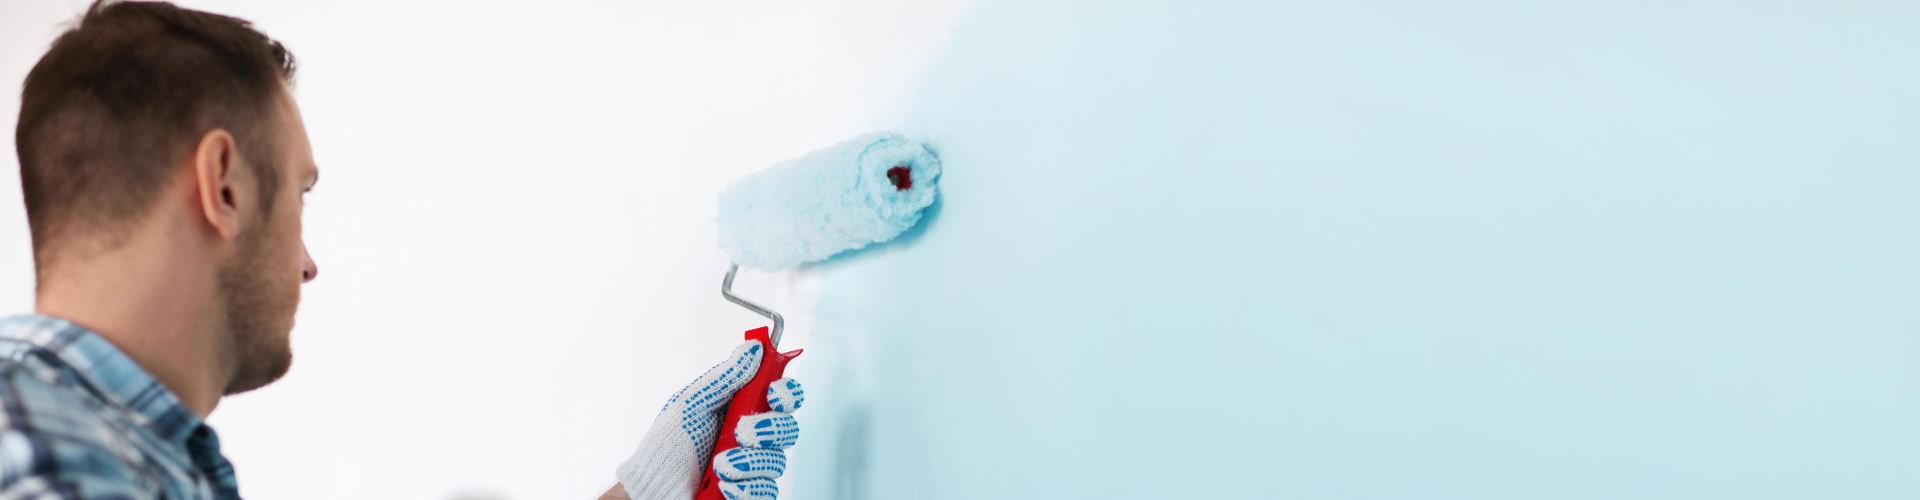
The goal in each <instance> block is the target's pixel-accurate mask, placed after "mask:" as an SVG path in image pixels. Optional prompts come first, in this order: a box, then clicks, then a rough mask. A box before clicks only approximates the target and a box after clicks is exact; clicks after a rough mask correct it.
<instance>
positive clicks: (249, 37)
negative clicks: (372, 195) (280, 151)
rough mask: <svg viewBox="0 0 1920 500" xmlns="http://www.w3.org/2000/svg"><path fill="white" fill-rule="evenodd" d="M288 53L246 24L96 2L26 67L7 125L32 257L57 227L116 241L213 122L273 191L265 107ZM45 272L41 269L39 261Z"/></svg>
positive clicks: (278, 87)
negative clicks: (13, 124)
mask: <svg viewBox="0 0 1920 500" xmlns="http://www.w3.org/2000/svg"><path fill="white" fill-rule="evenodd" d="M293 73H294V62H293V54H292V53H290V52H288V51H287V50H286V48H285V47H283V46H281V45H280V43H279V42H276V41H274V40H273V39H271V38H268V37H267V36H266V35H264V34H261V33H260V32H259V31H255V30H254V29H253V27H252V24H251V23H248V22H247V21H245V20H242V19H237V18H233V17H228V16H223V15H219V14H211V13H206V12H200V11H195V10H188V9H182V8H180V7H176V6H174V5H173V4H169V3H165V2H113V1H107V0H101V1H97V2H95V3H94V4H93V6H91V7H89V8H88V9H87V12H86V14H85V15H83V16H81V18H80V20H79V22H78V23H77V24H76V25H75V26H74V27H73V28H72V29H69V30H67V32H66V33H63V34H61V35H60V37H59V38H58V39H55V40H54V42H53V46H52V47H51V48H49V49H48V50H47V54H46V55H45V56H42V57H41V58H40V62H39V63H37V64H35V65H34V66H33V70H32V72H30V73H28V74H27V80H26V84H25V89H24V90H23V91H22V92H21V98H20V122H19V125H18V128H16V129H15V130H14V144H15V148H16V149H17V150H16V153H18V154H19V156H20V184H21V192H22V194H23V195H24V197H25V198H26V203H27V221H28V224H29V226H30V227H32V233H33V242H34V249H35V251H34V256H35V259H34V260H35V261H36V262H38V263H40V264H41V266H42V267H43V268H44V266H45V264H46V261H45V257H47V256H45V255H42V253H43V252H44V251H46V249H47V248H48V247H49V245H48V243H49V242H51V241H52V240H53V238H55V237H56V236H57V235H58V234H62V233H66V232H69V231H73V230H86V231H90V232H91V231H101V232H104V234H105V235H106V236H107V237H108V238H109V239H108V242H107V245H109V246H117V245H118V244H119V243H118V242H119V241H121V240H122V239H123V237H124V236H125V235H126V234H128V233H130V231H131V229H132V223H133V222H135V220H136V219H138V218H139V217H140V216H141V215H144V214H145V213H146V212H147V211H148V210H149V209H150V208H151V207H153V206H154V204H155V203H157V202H158V201H159V200H158V197H159V194H160V191H161V189H162V187H164V185H165V184H166V182H167V181H168V175H169V174H170V172H169V170H170V169H169V167H172V166H174V165H178V163H177V162H179V161H180V160H181V159H183V158H185V157H186V156H187V155H189V154H191V153H192V148H193V147H194V146H195V145H196V144H198V143H199V140H200V138H201V137H203V136H204V135H205V134H206V133H207V132H209V131H211V130H213V129H216V128H218V129H224V130H227V131H228V132H230V133H232V134H233V136H234V140H235V142H236V143H237V147H238V148H239V150H240V152H241V154H243V155H244V157H245V159H246V160H247V161H248V162H249V163H251V164H253V165H254V167H255V169H256V172H255V175H256V177H258V178H259V179H260V182H261V186H262V188H261V192H260V198H261V200H260V202H261V203H262V207H263V210H264V209H265V207H267V206H271V204H272V201H273V197H274V193H276V192H278V190H277V189H275V188H277V187H278V186H279V179H280V174H279V170H277V169H276V168H275V166H274V161H275V155H276V147H275V146H276V145H275V144H274V143H273V133H272V121H271V117H272V116H273V110H274V109H275V106H277V102H276V100H277V99H280V98H282V96H281V94H282V93H284V89H285V88H286V85H290V84H291V83H292V80H293ZM42 271H43V272H44V271H45V269H42Z"/></svg>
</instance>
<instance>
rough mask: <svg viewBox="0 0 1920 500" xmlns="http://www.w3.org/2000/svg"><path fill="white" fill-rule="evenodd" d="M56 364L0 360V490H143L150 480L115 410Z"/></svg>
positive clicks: (151, 486) (61, 494) (112, 493)
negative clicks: (60, 369) (69, 377)
mask: <svg viewBox="0 0 1920 500" xmlns="http://www.w3.org/2000/svg"><path fill="white" fill-rule="evenodd" d="M65 377H66V375H65V374H62V373H60V372H59V370H57V369H52V368H51V367H47V366H44V365H37V364H36V363H32V362H25V363H22V362H14V361H11V360H5V361H0V497H4V498H19V497H32V498H41V497H42V496H46V497H51V498H111V497H116V496H127V497H129V498H140V497H149V496H152V495H153V494H154V492H156V491H157V487H158V483H156V482H155V481H154V480H153V478H152V477H151V475H150V474H148V473H146V472H145V471H144V470H145V467H143V466H142V465H143V464H144V463H145V462H146V458H145V457H144V456H143V455H142V453H141V452H140V450H139V448H137V447H135V446H133V445H132V443H131V442H130V440H129V439H128V436H127V433H126V432H125V430H124V429H127V427H126V426H125V423H122V422H117V421H115V418H116V416H117V414H116V413H115V410H114V409H112V408H109V407H107V404H106V403H105V402H104V401H102V400H100V399H99V397H97V396H95V395H94V394H92V393H91V392H89V391H88V390H87V389H86V388H84V387H83V386H81V385H79V384H76V383H73V382H74V381H72V380H70V379H66V378H65Z"/></svg>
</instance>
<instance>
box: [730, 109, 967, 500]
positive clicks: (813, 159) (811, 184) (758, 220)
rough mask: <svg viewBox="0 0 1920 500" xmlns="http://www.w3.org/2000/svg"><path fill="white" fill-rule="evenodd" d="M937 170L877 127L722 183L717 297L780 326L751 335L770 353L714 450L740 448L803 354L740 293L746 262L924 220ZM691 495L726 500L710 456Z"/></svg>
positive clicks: (843, 246) (775, 261) (927, 157)
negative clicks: (740, 427)
mask: <svg viewBox="0 0 1920 500" xmlns="http://www.w3.org/2000/svg"><path fill="white" fill-rule="evenodd" d="M939 177H940V159H939V158H937V157H935V156H934V155H933V153H932V152H931V151H928V150H927V148H926V147H924V146H921V145H920V144H919V143H916V142H914V141H911V140H908V139H907V138H905V137H902V136H900V135H899V134H889V133H877V134H868V135H863V136H860V137H855V138H853V139H850V140H847V141H846V142H842V143H839V144H835V145H833V146H831V147H828V148H826V149H822V150H819V151H814V152H812V153H808V154H806V155H803V156H800V157H798V158H794V159H791V160H787V161H784V162H780V163H778V164H775V165H773V166H772V167H768V168H767V169H766V170H762V171H760V172H757V173H755V174H753V175H751V176H748V177H746V178H744V179H741V180H740V181H739V182H736V183H734V184H733V185H732V186H728V187H727V188H726V189H725V190H724V191H721V193H720V211H719V216H718V218H716V219H715V223H716V224H717V225H718V226H719V230H720V246H721V248H722V249H723V250H725V251H726V253H727V256H728V258H729V259H730V260H731V261H732V264H731V265H729V266H728V267H727V276H726V278H724V279H722V280H721V282H720V295H721V296H722V297H725V298H726V299H727V300H728V301H730V302H733V303H735V304H739V305H740V306H741V307H745V308H747V309H748V310H750V311H753V312H755V313H757V314H759V315H761V316H765V317H766V318H767V319H768V320H771V321H773V326H772V328H771V329H769V328H768V327H760V328H755V329H752V330H748V331H747V333H746V339H747V340H748V341H753V342H759V343H760V347H761V349H762V351H763V352H766V353H768V355H767V356H763V357H761V361H760V370H759V371H758V372H755V373H754V376H753V379H752V380H749V381H748V382H747V385H746V386H744V387H741V388H740V390H739V391H738V392H735V393H734V394H733V401H732V402H731V403H730V404H728V405H727V413H726V415H725V416H723V417H721V420H720V422H721V426H720V434H719V436H718V438H717V439H715V441H714V444H713V452H714V453H719V452H722V451H726V450H727V449H729V448H733V447H735V446H739V443H738V442H737V440H736V439H735V438H734V435H733V433H734V427H735V426H736V425H737V424H738V420H739V418H740V417H742V416H746V415H752V414H756V413H761V412H766V411H770V410H771V408H770V407H769V406H768V405H767V386H768V385H769V384H772V383H773V381H774V380H777V379H779V378H780V377H781V376H782V374H783V373H785V372H786V366H787V362H789V361H792V360H793V358H795V357H797V356H799V355H800V350H794V351H792V352H784V353H783V352H780V351H778V350H777V348H778V347H779V345H780V334H781V332H782V330H783V328H784V326H785V323H786V320H785V319H784V318H782V317H781V316H780V313H777V312H774V311H773V310H771V309H768V308H766V307H763V306H761V305H759V304H755V303H753V302H750V301H747V300H746V299H742V298H740V297H739V296H737V295H734V294H733V278H734V275H735V274H738V273H739V271H740V266H743V265H744V266H747V267H750V268H754V269H759V270H761V271H768V272H777V271H782V270H786V269H792V268H795V267H799V266H801V265H805V264H810V263H814V262H819V261H824V260H827V259H830V258H833V257H834V256H836V255H840V254H843V253H847V252H851V251H854V250H859V249H861V248H865V247H866V246H868V245H872V244H875V243H882V242H885V241H888V240H891V239H893V238H894V237H895V236H899V235H900V233H902V232H905V231H906V230H907V229H908V228H912V227H913V226H914V225H915V224H918V223H919V222H920V217H921V213H922V212H923V211H924V210H925V209H926V208H927V206H928V205H931V204H933V199H934V195H935V191H936V188H937V186H938V181H939ZM694 498H695V499H696V500H724V496H723V495H721V493H720V478H719V477H718V476H716V475H715V474H714V471H713V464H712V463H708V464H707V473H706V475H705V476H704V477H703V478H702V479H701V480H700V490H699V492H698V493H696V494H695V495H694Z"/></svg>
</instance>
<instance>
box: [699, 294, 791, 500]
mask: <svg viewBox="0 0 1920 500" xmlns="http://www.w3.org/2000/svg"><path fill="white" fill-rule="evenodd" d="M767 335H768V329H767V327H764V326H763V327H760V328H755V329H752V330H747V340H750V341H754V342H759V343H760V349H761V350H762V352H766V353H768V354H769V355H768V356H762V357H761V358H760V359H761V361H760V370H759V371H757V372H754V374H753V379H752V380H748V381H747V385H745V386H742V387H740V390H739V391H738V392H735V393H733V400H732V402H729V403H727V414H726V415H723V416H721V417H720V435H719V436H716V437H715V439H714V440H713V451H712V453H708V454H707V456H708V457H712V456H713V455H715V454H718V453H720V452H723V451H727V450H729V449H732V448H734V447H736V446H740V443H739V442H738V441H737V440H735V439H734V437H733V429H734V427H736V426H739V425H740V417H744V416H747V415H753V414H756V413H762V412H767V411H772V408H771V407H769V406H767V386H768V385H772V384H773V381H774V380H778V379H779V378H780V377H781V376H782V375H783V374H784V373H785V372H786V371H787V362H788V361H793V358H796V357H799V356H800V352H801V351H802V349H795V350H793V351H792V352H778V351H775V350H774V349H773V340H772V339H769V338H767ZM706 469H707V473H706V474H705V475H702V476H701V477H700V491H699V492H698V493H695V494H694V495H693V498H694V500H726V496H725V495H721V494H720V476H718V475H715V474H714V472H713V460H711V459H709V460H707V465H706Z"/></svg>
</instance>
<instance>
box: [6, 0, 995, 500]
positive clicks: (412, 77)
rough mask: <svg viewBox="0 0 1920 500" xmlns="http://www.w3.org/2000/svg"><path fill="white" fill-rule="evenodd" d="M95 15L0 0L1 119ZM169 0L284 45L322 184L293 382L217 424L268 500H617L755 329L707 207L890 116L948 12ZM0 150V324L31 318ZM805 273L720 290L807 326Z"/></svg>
mask: <svg viewBox="0 0 1920 500" xmlns="http://www.w3.org/2000/svg"><path fill="white" fill-rule="evenodd" d="M85 3H86V2H82V1H75V0H64V1H27V0H0V81H4V82H7V83H6V85H5V86H0V113H4V114H5V115H6V116H8V117H9V118H8V119H7V122H8V123H11V122H12V117H14V116H16V115H17V113H18V109H19V102H18V96H19V93H18V90H19V89H18V87H17V85H18V83H17V82H19V81H21V80H22V79H23V78H24V77H25V75H26V72H27V70H28V68H30V67H31V66H32V64H33V62H34V61H35V60H37V59H38V58H39V56H40V54H41V53H42V52H43V51H44V49H45V46H46V43H47V42H49V41H50V40H51V39H52V37H53V36H54V35H56V34H57V33H58V30H59V28H60V25H61V24H63V23H65V22H66V21H67V20H69V19H70V18H71V17H72V16H73V15H74V14H76V13H78V12H79V11H80V10H81V9H82V8H83V7H84V5H85ZM182 3H183V4H184V5H188V6H191V7H196V8H202V9H206V10H211V11H215V12H221V13H226V14H231V15H236V16H240V17H243V18H248V19H251V20H253V21H255V22H256V23H257V24H258V25H259V26H260V27H261V28H262V29H263V30H264V31H265V32H267V33H268V34H269V35H271V36H274V37H276V38H278V39H280V40H281V41H283V42H285V43H286V44H287V45H288V46H289V47H290V48H291V49H292V50H293V51H294V52H295V54H296V56H297V57H298V58H299V60H300V63H301V73H300V76H299V84H298V88H297V90H296V92H297V94H298V98H299V101H300V103H301V105H302V107H303V110H304V112H305V114H306V120H307V126H308V129H309V131H310V133H311V135H312V139H313V143H314V146H315V148H316V153H315V154H316V156H317V158H318V160H319V162H320V165H321V169H322V172H323V176H322V177H323V180H322V182H321V184H320V186H319V188H318V189H317V190H316V191H315V192H314V193H313V194H312V195H311V196H310V197H309V198H308V200H309V202H308V203H309V206H308V209H307V214H306V218H307V233H306V238H307V243H308V245H309V247H310V249H311V250H312V253H313V255H314V258H315V259H316V260H317V261H318V263H319V265H320V269H321V275H320V278H319V279H318V280H317V281H316V282H314V283H313V284H311V285H309V286H308V287H307V289H306V292H305V293H306V295H305V301H304V302H303V304H302V306H301V312H300V316H299V326H298V327H296V328H295V329H294V333H293V342H294V352H295V357H296V359H297V361H296V362H295V364H294V368H293V371H292V372H291V373H290V374H289V375H288V376H287V378H285V379H283V380H282V381H281V382H279V383H278V384H276V385H274V386H271V387H268V388H266V389H263V390H260V391H258V392H255V393H250V394H246V395H243V396H239V397H235V398H231V399H229V400H227V401H225V402H224V403H223V404H222V405H221V407H220V408H219V410H218V411H216V412H215V414H214V416H213V418H212V422H213V423H214V425H215V426H216V428H217V429H219V430H220V431H221V433H222V435H223V437H224V443H225V445H226V450H227V453H228V455H229V456H230V457H232V458H233V459H234V461H235V462H236V464H237V466H238V470H239V473H240V484H241V491H242V492H243V493H245V494H246V495H247V496H249V497H256V498H280V499H297V498H360V497H369V496H373V497H378V498H447V497H463V498H503V497H504V498H569V497H587V496H590V495H592V494H595V493H598V492H599V491H601V490H602V489H603V488H605V487H607V486H608V485H610V484H611V481H612V479H611V470H612V468H613V466H614V465H615V464H616V463H618V462H619V460H621V459H622V458H623V457H624V456H625V454H626V453H627V452H629V451H630V449H631V447H632V446H633V444H634V443H636V442H637V441H638V439H639V437H640V433H641V430H642V428H643V426H644V425H645V424H646V423H647V421H648V420H649V419H651V418H652V417H653V415H654V413H655V412H656V411H657V410H658V406H659V404H660V403H661V402H662V401H663V400H664V399H665V398H666V396H667V395H669V394H670V393H671V392H672V391H673V390H675V389H677V388H679V386H680V385H681V384H683V383H684V382H685V381H686V379H688V378H691V377H692V376H694V375H695V374H697V373H698V372H699V371H700V370H702V369H704V368H706V367H707V366H709V365H711V364H712V363H713V362H714V361H715V360H716V359H715V358H716V357H717V356H720V355H721V354H723V353H724V352H725V351H726V350H727V348H728V347H729V346H730V345H732V344H733V343H734V342H736V341H737V340H738V337H737V335H738V333H739V331H740V330H743V329H745V328H749V327H752V326H755V325H756V324H757V322H756V321H755V317H754V316H752V315H750V314H749V313H746V312H744V311H741V310H739V309H737V308H734V307H733V306H731V305H729V304H726V303H724V302H723V301H721V300H720V299H719V297H718V296H717V295H718V294H717V290H716V288H717V285H718V281H719V278H720V273H721V271H722V270H723V263H722V262H721V260H720V257H719V256H718V254H717V252H716V251H715V247H714V243H713V242H714V238H713V234H712V229H711V216H712V203H713V196H714V194H715V193H716V192H717V191H718V190H719V189H720V188H721V187H722V186H724V185H725V184H726V183H728V182H730V181H731V180H733V179H735V178H738V177H740V176H742V175H745V174H746V173H748V172H751V171H753V170H755V169H758V168H761V167H763V166H765V165H767V164H769V163H771V162H773V161H776V160H779V159H782V158H786V157H790V156H793V155H796V154H799V153H802V152H805V151H807V150H810V149H812V148H816V147H820V146H824V145H827V144H830V143H832V142H834V141H836V140H838V139H841V138H843V137H845V136H849V135H852V134H854V133H857V132H861V131H864V130H866V129H868V128H870V127H873V126H874V125H875V124H877V123H880V122H881V121H880V119H881V118H882V117H885V116H888V115H889V114H890V113H894V112H895V109H896V107H897V106H898V105H899V104H900V103H901V102H903V101H904V100H905V98H906V97H908V96H907V95H906V94H907V91H908V89H909V88H911V87H912V85H913V84H914V83H915V82H916V77H917V75H918V74H919V72H920V71H921V69H922V67H923V66H924V65H925V64H926V62H927V61H928V60H930V59H931V58H932V57H933V55H934V54H935V53H936V52H937V51H938V50H939V48H940V44H941V43H942V40H943V39H944V37H945V33H946V32H947V30H948V29H949V26H950V25H951V23H952V22H953V21H954V20H956V19H957V18H959V17H960V16H961V14H962V12H963V11H964V10H965V4H966V2H965V0H937V1H918V2H890V1H886V0H830V1H818V2H776V1H740V0H724V1H703V2H660V1H621V2H612V1H607V2H584V1H573V2H557V1H548V2H453V1H435V2H427V1H422V2H381V1H333V2H292V1H286V2H258V1H255V2H246V1H238V0H228V1H188V2H182ZM10 128H11V127H9V130H10ZM11 140H12V134H11V133H8V134H4V135H3V137H0V142H4V145H5V148H4V149H5V150H7V151H12V149H13V148H12V142H11ZM0 157H4V158H5V159H4V160H0V171H4V172H6V173H7V174H6V177H5V179H4V180H0V309H4V310H7V311H26V310H29V309H31V307H32V295H31V292H32V273H31V261H30V254H29V244H28V240H27V229H26V223H25V216H24V213H23V211H22V209H21V203H20V198H19V187H18V182H17V180H16V179H15V178H14V177H12V176H13V175H16V174H14V172H17V171H18V166H17V164H16V160H15V158H14V157H13V155H12V154H11V153H9V154H6V155H0ZM796 280H804V277H794V276H778V277H776V276H763V275H748V276H744V277H743V278H742V281H741V283H740V288H741V289H742V290H743V291H744V293H747V294H749V295H751V296H756V297H766V298H768V299H769V301H770V302H774V303H778V304H786V305H787V307H785V309H788V310H789V311H792V312H795V313H799V312H804V311H805V310H806V309H807V308H808V307H807V305H806V303H805V302H806V301H805V295H806V293H805V292H804V287H803V286H802V285H801V284H800V283H799V282H798V281H796ZM796 290H799V292H797V293H796ZM800 319H801V321H804V320H805V318H800ZM804 330H805V329H804V328H799V329H796V330H795V335H796V336H795V337H793V338H794V340H793V341H792V342H794V343H795V345H802V346H804V342H805V341H806V338H805V337H804V334H805V331H804ZM810 389H813V390H814V391H820V390H830V389H826V388H819V387H813V388H810ZM801 417H802V419H803V422H804V419H805V416H804V415H802V416H801ZM804 425H805V424H804V423H803V428H804ZM800 446H802V447H805V446H809V443H807V442H806V440H804V439H803V440H802V444H801V445H800ZM807 467H808V465H807V464H803V463H797V464H795V466H794V473H795V474H804V473H805V471H806V470H807Z"/></svg>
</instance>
